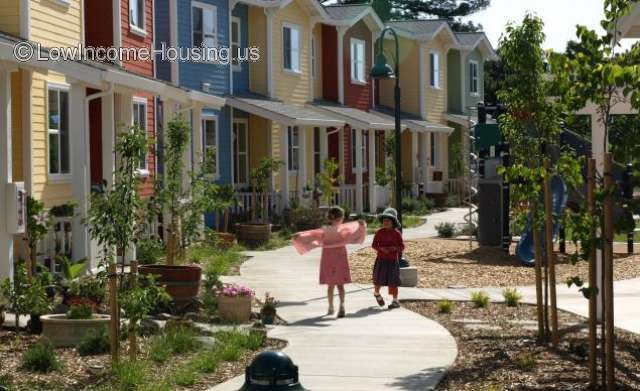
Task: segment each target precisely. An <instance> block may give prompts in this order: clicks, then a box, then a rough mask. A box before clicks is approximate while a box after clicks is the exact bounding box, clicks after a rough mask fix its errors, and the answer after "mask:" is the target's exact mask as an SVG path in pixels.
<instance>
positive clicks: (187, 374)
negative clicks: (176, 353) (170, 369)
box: [172, 365, 196, 387]
mask: <svg viewBox="0 0 640 391" xmlns="http://www.w3.org/2000/svg"><path fill="white" fill-rule="evenodd" d="M172 378H173V383H175V384H176V385H178V386H181V387H189V386H192V385H193V384H194V383H195V382H196V371H195V368H192V367H191V366H189V365H185V366H183V367H182V368H178V369H177V370H176V371H175V372H174V373H173V375H172Z"/></svg>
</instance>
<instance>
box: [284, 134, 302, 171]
mask: <svg viewBox="0 0 640 391" xmlns="http://www.w3.org/2000/svg"><path fill="white" fill-rule="evenodd" d="M287 132H289V134H288V137H287V143H288V145H287V148H288V152H289V153H288V162H287V168H288V169H289V171H298V168H299V167H300V129H298V127H297V126H289V127H287Z"/></svg>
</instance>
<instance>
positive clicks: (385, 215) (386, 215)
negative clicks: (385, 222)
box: [378, 208, 400, 228]
mask: <svg viewBox="0 0 640 391" xmlns="http://www.w3.org/2000/svg"><path fill="white" fill-rule="evenodd" d="M378 217H379V218H380V220H382V219H391V221H393V225H395V227H396V228H400V221H398V211H396V210H395V209H393V208H387V209H385V210H384V212H382V214H380V215H378Z"/></svg>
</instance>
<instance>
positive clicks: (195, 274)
mask: <svg viewBox="0 0 640 391" xmlns="http://www.w3.org/2000/svg"><path fill="white" fill-rule="evenodd" d="M138 271H139V272H140V274H152V275H154V276H156V277H157V281H158V282H159V283H160V284H162V285H164V286H165V289H166V290H167V293H168V294H169V295H170V296H171V298H172V299H173V301H174V302H175V304H176V306H177V307H178V308H183V307H186V306H188V305H189V304H191V303H192V302H193V300H194V299H195V298H196V297H197V296H198V292H199V290H200V280H201V278H202V268H201V267H200V266H197V265H173V266H170V265H161V264H155V265H143V266H140V267H139V268H138Z"/></svg>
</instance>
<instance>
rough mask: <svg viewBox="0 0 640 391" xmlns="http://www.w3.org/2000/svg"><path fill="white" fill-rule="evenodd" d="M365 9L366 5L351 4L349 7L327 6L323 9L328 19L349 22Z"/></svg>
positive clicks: (367, 6)
mask: <svg viewBox="0 0 640 391" xmlns="http://www.w3.org/2000/svg"><path fill="white" fill-rule="evenodd" d="M367 8H369V5H368V4H351V5H338V4H335V5H327V6H325V7H324V9H325V11H327V14H329V17H330V18H331V19H334V20H351V19H353V18H355V17H356V16H358V15H360V14H362V13H363V12H364V11H365V10H366V9H367Z"/></svg>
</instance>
